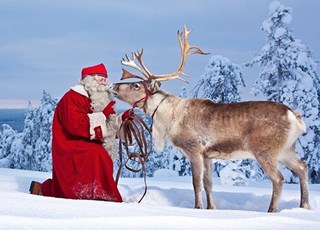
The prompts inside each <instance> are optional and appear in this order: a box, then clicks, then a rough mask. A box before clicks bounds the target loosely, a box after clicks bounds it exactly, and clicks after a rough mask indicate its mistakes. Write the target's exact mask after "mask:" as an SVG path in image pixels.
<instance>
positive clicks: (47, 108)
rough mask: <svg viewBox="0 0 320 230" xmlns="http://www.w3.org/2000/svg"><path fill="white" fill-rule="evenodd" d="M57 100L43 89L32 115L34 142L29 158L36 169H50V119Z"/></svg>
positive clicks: (32, 166)
mask: <svg viewBox="0 0 320 230" xmlns="http://www.w3.org/2000/svg"><path fill="white" fill-rule="evenodd" d="M56 106H57V100H56V99H53V98H52V97H51V95H50V94H49V93H47V92H46V91H43V94H42V98H41V104H40V106H39V107H38V109H37V110H36V111H35V115H34V120H33V123H34V133H33V139H34V140H33V141H34V143H35V145H34V149H33V154H32V156H33V157H32V158H31V168H32V169H33V170H38V171H50V170H51V165H52V159H51V140H52V120H53V114H54V110H55V108H56Z"/></svg>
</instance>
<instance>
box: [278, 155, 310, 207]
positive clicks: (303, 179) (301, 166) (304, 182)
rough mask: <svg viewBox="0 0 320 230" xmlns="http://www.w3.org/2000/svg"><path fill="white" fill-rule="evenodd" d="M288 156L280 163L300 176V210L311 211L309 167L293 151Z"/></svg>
mask: <svg viewBox="0 0 320 230" xmlns="http://www.w3.org/2000/svg"><path fill="white" fill-rule="evenodd" d="M287 154H288V155H287V156H286V157H285V158H284V159H281V161H280V162H281V163H282V164H284V165H285V166H286V167H288V168H289V169H290V170H292V171H293V172H295V173H296V174H297V175H298V177H299V180H300V195H301V198H300V208H306V209H310V204H309V189H308V171H307V170H308V169H307V165H306V163H305V162H303V161H302V160H300V159H299V158H298V157H297V155H296V153H295V152H294V151H293V150H291V151H290V152H288V153H287Z"/></svg>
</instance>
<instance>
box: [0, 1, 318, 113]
mask: <svg viewBox="0 0 320 230" xmlns="http://www.w3.org/2000/svg"><path fill="white" fill-rule="evenodd" d="M270 2H271V1H269V0H197V1H191V0H184V1H178V0H171V1H169V0H168V1H164V0H162V1H161V0H153V1H150V0H141V1H139V0H137V1H132V0H124V1H105V0H91V1H76V0H69V1H63V0H55V1H49V0H47V1H46V0H43V1H40V0H38V1H35V0H28V1H21V0H1V3H0V30H1V36H0V82H1V88H2V89H1V91H0V108H4V107H6V108H8V107H25V106H26V103H27V102H28V101H29V100H30V101H32V102H33V103H34V105H37V101H38V100H39V99H40V98H41V95H42V91H43V90H46V91H47V92H49V93H50V94H51V95H52V96H53V97H56V98H60V97H61V96H62V95H63V94H64V93H65V92H66V91H67V90H69V88H70V87H71V86H73V85H75V84H76V83H77V82H78V81H79V79H80V72H81V69H82V68H83V67H85V66H89V65H94V64H98V63H101V62H102V63H104V64H105V65H106V66H107V69H108V72H109V76H110V81H111V82H117V81H119V80H120V77H121V68H122V66H121V64H120V60H121V58H122V57H123V56H124V55H125V54H126V53H130V52H132V51H135V50H137V49H141V48H144V62H145V64H146V65H147V66H148V67H149V69H150V70H151V72H154V73H157V74H162V73H168V72H173V71H175V69H176V68H177V66H178V63H179V57H180V49H179V45H178V41H177V37H176V31H177V30H181V29H183V26H184V24H186V25H187V26H188V28H191V29H192V30H193V32H192V33H191V34H190V36H189V41H190V44H192V45H198V46H200V47H201V48H202V50H204V51H206V52H210V53H211V55H214V54H219V55H222V56H224V57H227V58H229V59H230V60H231V61H232V62H234V63H236V64H239V65H241V64H243V63H244V62H246V61H249V60H251V58H252V57H253V54H254V53H255V52H259V51H260V50H261V48H262V46H263V45H264V44H265V34H264V32H262V31H261V30H260V27H261V24H262V22H263V21H264V20H265V19H266V18H267V17H268V13H269V9H268V5H269V3H270ZM280 2H281V3H282V4H283V5H285V6H289V7H291V8H292V9H293V21H292V23H291V28H293V31H294V33H293V35H294V37H295V38H297V39H300V40H302V42H303V43H304V44H306V45H309V46H310V47H311V49H312V50H313V57H314V58H315V59H320V42H319V41H320V26H319V25H318V22H319V21H320V15H319V10H320V1H318V0H282V1H280ZM209 58H210V56H200V55H194V56H191V57H189V58H188V60H187V64H186V67H185V71H184V72H185V73H187V74H189V75H190V76H191V78H190V83H189V84H185V83H183V82H181V81H178V80H173V81H170V82H165V83H164V84H163V88H164V89H165V90H167V91H169V92H171V93H173V94H176V95H178V94H179V93H180V92H181V89H182V87H183V86H185V87H187V90H192V88H193V87H194V85H195V84H196V82H197V81H198V80H199V79H200V77H201V74H202V73H203V72H204V68H205V66H206V64H207V62H208V60H209ZM243 70H244V74H245V76H246V78H245V81H246V83H247V86H248V87H247V88H246V89H243V95H244V99H248V98H249V96H248V95H249V91H250V90H251V89H250V87H251V85H252V82H253V81H254V80H255V79H256V78H257V76H258V72H257V70H255V69H248V68H246V67H243ZM318 70H319V69H318ZM318 72H319V71H318Z"/></svg>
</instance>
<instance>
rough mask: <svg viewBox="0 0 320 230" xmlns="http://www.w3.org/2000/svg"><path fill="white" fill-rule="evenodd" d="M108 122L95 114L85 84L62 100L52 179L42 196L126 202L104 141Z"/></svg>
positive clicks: (56, 117) (54, 130)
mask: <svg viewBox="0 0 320 230" xmlns="http://www.w3.org/2000/svg"><path fill="white" fill-rule="evenodd" d="M105 120H106V118H105V116H104V114H103V113H102V112H96V113H92V111H91V109H90V99H89V97H88V94H87V92H86V91H85V89H84V87H83V86H82V85H77V86H75V87H73V88H71V90H70V91H69V92H67V93H66V94H65V95H64V96H63V97H62V99H61V100H60V101H59V103H58V105H57V107H56V110H55V113H54V117H53V124H52V135H53V139H52V164H53V169H52V179H48V180H46V181H45V182H43V183H42V186H41V191H42V195H44V196H52V197H60V198H70V199H94V200H106V201H115V202H122V198H121V195H120V193H119V191H118V188H117V186H116V184H115V181H114V179H113V162H112V160H111V158H110V156H109V154H108V152H106V150H105V149H104V148H103V146H102V143H101V141H100V140H101V138H102V137H103V136H104V134H105V133H106V132H108V130H106V127H105V125H104V124H105Z"/></svg>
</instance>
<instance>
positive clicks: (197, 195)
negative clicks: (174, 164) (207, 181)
mask: <svg viewBox="0 0 320 230" xmlns="http://www.w3.org/2000/svg"><path fill="white" fill-rule="evenodd" d="M190 162H191V168H192V183H193V190H194V199H195V204H194V208H197V209H202V208H203V204H202V194H201V190H202V181H203V158H202V157H201V156H200V155H199V156H198V157H197V159H193V161H190Z"/></svg>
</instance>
